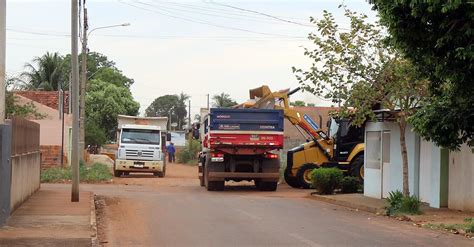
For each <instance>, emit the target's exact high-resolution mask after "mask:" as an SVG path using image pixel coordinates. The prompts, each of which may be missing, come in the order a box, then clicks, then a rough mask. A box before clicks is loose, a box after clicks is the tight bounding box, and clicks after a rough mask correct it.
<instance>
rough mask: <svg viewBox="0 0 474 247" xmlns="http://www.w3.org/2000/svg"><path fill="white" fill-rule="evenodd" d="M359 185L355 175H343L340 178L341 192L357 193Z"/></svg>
mask: <svg viewBox="0 0 474 247" xmlns="http://www.w3.org/2000/svg"><path fill="white" fill-rule="evenodd" d="M359 187H360V181H359V178H357V177H344V178H343V179H342V180H341V192H342V193H357V191H358V190H359Z"/></svg>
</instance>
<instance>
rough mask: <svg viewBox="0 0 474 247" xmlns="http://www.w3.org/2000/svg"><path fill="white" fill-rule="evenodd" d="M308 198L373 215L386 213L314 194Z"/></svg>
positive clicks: (378, 209)
mask: <svg viewBox="0 0 474 247" xmlns="http://www.w3.org/2000/svg"><path fill="white" fill-rule="evenodd" d="M307 198H309V199H312V200H316V201H322V202H326V203H330V204H335V205H338V206H343V207H347V208H353V209H358V210H362V211H365V212H369V213H373V214H384V213H385V210H384V209H383V208H377V207H370V206H365V205H360V204H356V203H351V202H347V201H341V200H336V199H332V198H328V197H325V196H320V195H317V194H312V193H311V194H309V195H308V196H307Z"/></svg>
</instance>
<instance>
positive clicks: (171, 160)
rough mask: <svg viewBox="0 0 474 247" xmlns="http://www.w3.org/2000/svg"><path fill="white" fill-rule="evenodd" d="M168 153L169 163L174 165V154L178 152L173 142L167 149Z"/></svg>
mask: <svg viewBox="0 0 474 247" xmlns="http://www.w3.org/2000/svg"><path fill="white" fill-rule="evenodd" d="M166 151H167V152H168V162H169V163H174V162H175V159H174V153H175V152H176V149H175V148H174V144H173V143H172V142H170V145H168V147H166Z"/></svg>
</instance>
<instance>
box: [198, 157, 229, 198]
mask: <svg viewBox="0 0 474 247" xmlns="http://www.w3.org/2000/svg"><path fill="white" fill-rule="evenodd" d="M210 160H211V159H210V158H207V159H206V164H205V165H204V174H203V175H204V185H205V186H206V189H207V191H222V190H224V185H225V181H224V180H222V181H209V172H210V171H216V172H217V171H223V170H224V166H223V164H213V163H212V162H210Z"/></svg>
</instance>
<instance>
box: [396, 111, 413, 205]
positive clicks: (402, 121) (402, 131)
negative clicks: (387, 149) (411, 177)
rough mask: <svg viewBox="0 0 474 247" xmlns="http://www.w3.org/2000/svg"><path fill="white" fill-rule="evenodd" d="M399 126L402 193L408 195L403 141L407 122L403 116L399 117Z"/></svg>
mask: <svg viewBox="0 0 474 247" xmlns="http://www.w3.org/2000/svg"><path fill="white" fill-rule="evenodd" d="M398 126H399V127H400V147H401V153H402V170H403V195H404V196H409V195H410V188H409V185H408V153H407V144H406V141H405V129H406V127H407V122H406V119H405V117H403V116H402V117H401V118H400V121H399V123H398Z"/></svg>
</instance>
